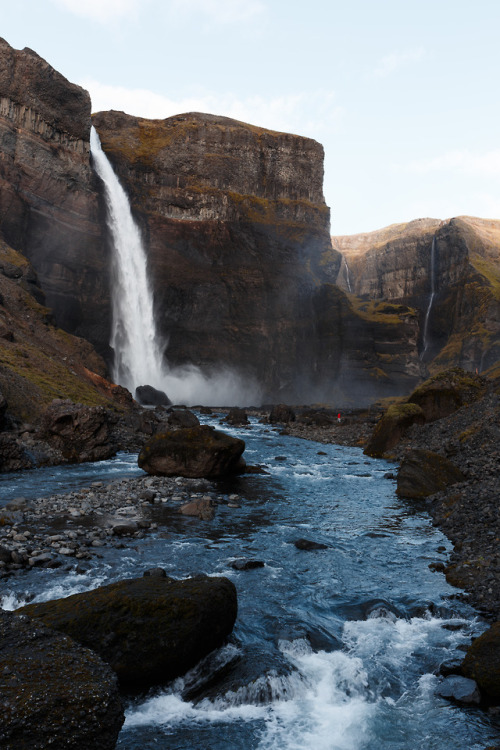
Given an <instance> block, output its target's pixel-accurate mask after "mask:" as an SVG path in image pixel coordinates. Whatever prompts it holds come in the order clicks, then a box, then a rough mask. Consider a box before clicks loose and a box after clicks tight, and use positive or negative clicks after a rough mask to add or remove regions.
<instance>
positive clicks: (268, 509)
mask: <svg viewBox="0 0 500 750" xmlns="http://www.w3.org/2000/svg"><path fill="white" fill-rule="evenodd" d="M212 423H213V424H218V423H217V422H216V420H215V418H214V420H212ZM224 430H225V431H227V432H230V433H232V434H235V435H238V436H241V437H243V439H244V440H245V441H246V444H247V448H246V452H245V456H246V458H247V462H248V463H255V464H256V463H259V464H263V465H265V468H266V470H267V471H268V472H269V473H268V474H266V475H254V474H251V475H243V476H241V477H239V478H235V479H233V480H231V481H230V482H227V483H225V484H224V483H223V484H221V485H220V486H219V489H220V491H221V494H223V495H224V497H226V498H227V496H228V495H229V494H231V493H233V494H237V495H239V497H240V499H239V500H237V501H236V502H233V503H232V504H233V505H238V506H239V507H229V505H228V504H227V503H223V504H221V505H219V506H218V509H217V513H216V516H215V519H214V520H212V521H199V520H197V519H192V518H186V517H183V516H180V515H179V514H178V513H177V511H176V509H173V508H170V507H168V506H167V507H164V506H161V507H158V506H154V507H153V509H152V513H153V515H154V517H155V521H157V522H158V523H159V528H158V531H157V532H155V534H151V535H149V536H147V537H146V538H144V539H141V540H136V539H134V540H133V542H132V543H131V544H130V546H129V547H127V548H126V549H121V550H120V549H114V548H109V549H108V548H102V551H101V550H100V553H102V557H100V558H96V559H95V560H93V561H92V563H91V565H90V566H89V570H88V571H87V572H86V573H85V574H84V575H77V574H76V572H75V571H74V570H73V569H55V570H43V571H41V570H33V571H32V572H30V573H28V574H26V573H23V574H21V575H19V576H18V577H16V578H10V579H8V581H7V582H4V583H3V589H2V590H3V597H2V599H1V601H0V603H1V604H2V606H4V607H7V608H14V607H15V606H18V605H19V604H21V603H22V602H24V601H25V600H26V599H27V598H31V597H32V596H35V599H36V600H42V599H43V600H45V599H49V598H53V597H55V596H63V595H67V594H70V593H73V592H76V591H82V590H85V589H88V588H92V587H94V586H97V585H99V584H101V583H104V582H109V581H112V580H116V579H118V578H121V577H132V576H138V575H142V572H143V570H145V569H147V568H151V567H155V566H161V567H163V568H165V570H166V571H167V573H168V575H171V576H174V577H185V576H187V575H190V574H194V573H200V572H202V573H206V574H208V575H215V576H218V575H225V576H227V577H229V578H231V580H233V581H234V583H235V585H236V588H237V591H238V606H239V611H238V618H237V622H236V626H235V629H234V633H233V636H232V637H231V639H230V641H229V643H228V644H227V645H226V646H224V647H223V648H222V649H221V650H220V651H218V652H217V653H215V654H213V655H212V656H211V657H210V658H209V659H207V660H206V662H205V663H203V664H202V665H199V667H198V668H197V669H195V670H193V672H192V673H190V674H189V675H187V676H185V677H184V678H182V679H179V680H176V681H175V682H174V683H173V684H171V685H168V686H166V687H164V688H158V689H155V690H153V691H151V692H150V693H148V694H147V695H140V696H134V697H129V698H127V706H126V721H125V725H124V727H123V729H122V732H121V734H120V737H119V741H118V748H121V750H138V749H139V748H141V750H147V749H149V748H168V749H169V750H170V749H171V748H175V749H176V750H180V749H181V748H182V749H185V750H188V748H189V750H198V749H199V750H202V749H203V750H238V749H240V748H241V750H243V748H244V749H245V750H252V749H254V748H255V750H257V749H259V750H278V748H279V750H307V749H308V748H311V747H313V748H314V750H368V749H369V750H376V749H378V748H384V749H385V748H386V749H387V750H406V749H408V750H424V749H425V750H456V748H458V747H460V748H467V750H476V749H477V750H483V749H484V748H485V747H486V746H487V745H488V744H495V743H498V742H499V741H500V728H499V725H498V723H495V720H494V717H490V716H489V715H488V714H486V713H485V712H482V711H480V710H479V709H474V708H469V709H463V708H459V707H457V706H455V705H453V704H451V703H449V702H447V701H445V700H443V699H441V698H439V697H437V696H436V695H435V694H434V691H435V688H436V686H437V684H438V681H439V677H438V676H436V672H437V670H438V667H439V665H440V664H441V663H442V662H443V661H445V660H448V659H450V658H452V657H456V656H457V655H460V654H461V653H462V650H461V649H462V647H463V645H464V644H467V643H468V642H469V641H470V638H471V636H474V635H476V634H478V633H480V632H481V631H482V630H483V629H484V628H485V624H484V623H483V622H481V620H480V618H479V617H478V616H477V614H476V613H475V612H474V610H473V609H472V608H471V607H470V606H468V605H467V604H466V603H465V602H464V601H462V598H461V597H460V596H457V595H458V594H459V592H458V591H457V590H456V589H454V588H452V587H451V586H449V585H448V584H447V583H446V580H445V578H444V575H443V574H442V573H436V572H432V571H431V570H430V569H429V564H430V563H432V562H435V561H438V560H445V559H446V553H447V552H448V551H449V550H450V544H449V542H448V541H447V539H446V538H445V537H444V536H443V535H442V534H441V532H440V531H439V530H437V529H436V528H434V527H433V526H432V523H431V520H430V518H429V516H428V515H427V514H426V513H425V512H424V511H423V510H422V508H421V507H415V506H414V505H413V504H412V503H409V502H406V501H404V500H400V499H398V498H397V497H396V495H395V493H394V489H395V487H394V482H393V481H392V480H390V479H387V478H385V477H384V475H385V474H386V473H387V472H388V471H390V470H392V469H393V468H394V467H393V465H391V464H388V463H386V462H384V461H381V460H375V459H370V458H367V457H365V456H364V455H363V454H362V452H361V450H360V449H356V448H347V447H341V446H335V445H326V446H325V445H320V444H318V443H314V442H309V441H304V440H299V439H296V438H291V437H289V436H284V435H280V434H279V432H278V431H277V430H273V429H270V428H269V426H266V425H261V424H258V423H257V422H255V421H254V422H253V423H252V426H251V428H250V429H244V428H241V429H240V428H229V429H228V428H227V427H224ZM44 472H45V474H44ZM79 472H82V473H85V472H87V473H86V475H85V476H84V478H83V480H82V479H81V478H80V477H79ZM107 472H109V478H110V479H114V478H116V476H117V474H120V472H121V474H123V475H127V474H130V475H133V474H137V473H140V472H139V470H138V469H137V468H136V466H135V459H134V457H127V456H124V455H120V456H119V457H118V458H117V459H114V460H112V461H109V462H102V463H101V464H99V465H94V466H93V467H90V466H81V467H59V468H52V469H50V470H47V469H44V470H38V472H34V473H33V474H34V475H35V476H37V477H38V494H41V490H40V488H41V487H43V489H44V491H45V493H46V494H49V493H50V492H54V491H57V492H60V491H61V487H63V486H64V485H65V484H66V486H67V487H68V489H70V488H71V487H72V486H74V482H80V484H81V483H82V481H83V482H87V483H90V482H91V481H94V478H95V476H97V477H98V478H99V479H106V477H107V476H108V474H107ZM23 476H24V483H23ZM27 476H28V475H26V474H25V475H18V476H16V477H13V476H12V475H10V476H8V475H6V476H2V477H0V494H1V493H2V492H3V496H4V497H6V496H7V494H8V495H9V496H15V495H16V494H17V495H22V494H26V492H27V491H26V487H27V484H26V478H27ZM52 481H54V482H56V483H58V484H57V490H52V489H51V484H50V483H51V482H52ZM16 483H17V484H16ZM34 485H35V486H36V480H35V481H34ZM7 488H8V493H7ZM23 488H24V490H25V491H23ZM299 538H306V539H310V540H313V541H316V542H320V543H323V544H325V545H327V546H326V549H321V550H314V551H305V550H299V549H297V548H296V547H295V545H294V544H293V542H294V541H295V540H297V539H299ZM438 550H439V551H438ZM239 558H249V559H253V560H260V561H262V562H263V563H264V567H261V568H256V569H252V570H245V571H236V570H234V569H233V568H232V567H231V562H233V561H234V560H236V559H239ZM70 568H71V565H70Z"/></svg>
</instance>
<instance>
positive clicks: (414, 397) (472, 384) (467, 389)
mask: <svg viewBox="0 0 500 750" xmlns="http://www.w3.org/2000/svg"><path fill="white" fill-rule="evenodd" d="M486 388H487V381H486V379H485V378H483V377H481V376H480V375H475V374H473V373H471V372H466V371H465V370H462V369H460V368H459V367H454V368H452V369H450V370H443V371H442V372H439V373H438V374H437V375H434V376H433V377H432V378H429V379H428V380H426V381H425V383H422V385H420V386H419V387H418V388H416V389H415V390H414V391H413V393H412V394H411V396H410V397H409V399H408V403H409V404H416V405H418V406H419V407H420V408H421V409H422V412H423V413H424V415H425V419H426V421H427V422H433V421H434V420H436V419H441V418H442V417H447V416H448V415H449V414H453V412H454V411H456V410H457V409H460V407H461V406H464V405H465V404H471V403H474V402H475V401H477V400H478V399H479V398H481V396H483V395H484V393H485V392H486Z"/></svg>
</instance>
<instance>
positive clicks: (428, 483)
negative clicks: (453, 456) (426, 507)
mask: <svg viewBox="0 0 500 750" xmlns="http://www.w3.org/2000/svg"><path fill="white" fill-rule="evenodd" d="M464 478H465V477H464V475H463V474H462V472H461V471H460V469H458V468H457V467H456V466H455V464H453V463H452V462H451V461H450V460H449V459H447V458H444V456H440V455H439V454H438V453H433V452H432V451H427V450H422V449H414V450H412V451H410V452H409V453H408V454H407V455H406V456H405V457H404V459H403V462H402V463H401V466H400V468H399V471H398V476H397V489H396V494H397V495H399V496H400V497H407V498H423V497H428V496H429V495H434V493H436V492H439V491H440V490H444V489H445V488H446V487H449V486H450V485H452V484H457V482H463V481H464Z"/></svg>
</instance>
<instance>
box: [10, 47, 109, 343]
mask: <svg viewBox="0 0 500 750" xmlns="http://www.w3.org/2000/svg"><path fill="white" fill-rule="evenodd" d="M90 112H91V106H90V97H89V95H88V93H87V92H86V91H85V90H84V89H82V88H80V87H79V86H75V85H74V84H72V83H70V82H69V81H67V80H66V79H65V78H64V77H63V76H62V75H60V74H59V73H57V71H55V70H54V69H53V68H52V67H51V66H50V65H48V63H46V62H45V61H44V60H43V59H42V58H41V57H39V56H38V55H37V54H36V52H33V51H32V50H30V49H24V50H21V51H18V50H14V49H13V48H12V47H10V46H9V45H8V44H7V42H5V40H3V39H0V233H1V236H2V237H3V239H4V240H5V242H7V243H8V245H10V246H11V247H12V248H14V249H15V250H18V251H20V252H22V253H23V254H24V255H25V256H26V257H27V258H28V259H29V260H30V261H31V263H32V264H33V266H34V268H35V269H36V272H37V274H38V279H39V282H40V285H41V287H42V289H43V291H44V293H45V299H46V304H47V305H48V306H49V307H51V308H52V309H53V310H54V315H55V318H56V321H57V322H58V324H59V325H61V326H62V327H64V328H66V329H67V330H69V331H72V332H74V333H77V334H79V335H81V336H84V337H86V338H88V339H90V340H91V341H92V342H93V343H94V344H95V345H96V346H97V347H98V348H99V350H100V352H101V353H102V354H105V355H107V354H109V351H108V344H107V342H108V341H109V287H110V280H109V271H108V259H107V249H106V243H105V234H104V232H103V226H104V225H103V217H102V215H101V214H100V204H99V200H98V187H99V186H98V181H97V178H96V177H95V174H94V172H93V170H92V168H91V165H90V161H89V154H90V145H89V134H90V125H91V119H90Z"/></svg>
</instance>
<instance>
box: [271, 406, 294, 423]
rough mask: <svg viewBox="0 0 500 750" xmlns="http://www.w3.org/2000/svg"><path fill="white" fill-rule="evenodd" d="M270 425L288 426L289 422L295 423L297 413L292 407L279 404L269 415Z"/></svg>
mask: <svg viewBox="0 0 500 750" xmlns="http://www.w3.org/2000/svg"><path fill="white" fill-rule="evenodd" d="M269 422H270V424H282V423H283V424H286V423H288V422H295V412H294V410H293V409H292V407H291V406H287V405H286V404H277V405H276V406H273V408H272V409H271V412H270V414H269Z"/></svg>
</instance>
